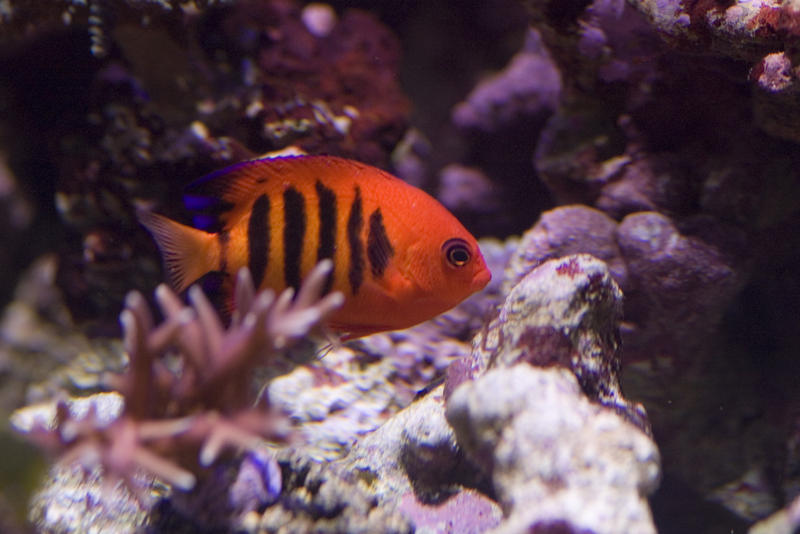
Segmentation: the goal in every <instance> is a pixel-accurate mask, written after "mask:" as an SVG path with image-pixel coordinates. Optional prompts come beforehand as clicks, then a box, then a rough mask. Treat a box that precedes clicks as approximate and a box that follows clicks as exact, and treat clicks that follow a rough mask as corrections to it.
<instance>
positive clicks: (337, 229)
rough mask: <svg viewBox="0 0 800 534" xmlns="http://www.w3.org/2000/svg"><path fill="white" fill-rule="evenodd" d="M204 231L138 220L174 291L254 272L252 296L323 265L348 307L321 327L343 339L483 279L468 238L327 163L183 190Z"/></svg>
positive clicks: (414, 193)
mask: <svg viewBox="0 0 800 534" xmlns="http://www.w3.org/2000/svg"><path fill="white" fill-rule="evenodd" d="M185 201H186V205H187V207H188V208H189V209H192V210H195V211H197V212H199V213H200V214H205V215H206V216H209V215H210V216H212V217H213V218H214V219H215V222H216V224H217V226H218V228H219V231H217V232H208V231H205V230H202V229H198V228H192V227H189V226H185V225H183V224H180V223H177V222H175V221H173V220H171V219H168V218H166V217H164V216H162V215H157V214H154V213H149V212H140V213H139V220H140V221H141V223H142V224H143V225H144V226H145V227H147V229H148V230H149V231H150V232H151V233H152V234H153V236H154V238H155V240H156V243H157V244H158V247H159V249H160V250H161V253H162V256H163V258H164V264H165V267H166V271H167V275H168V277H169V279H170V282H171V283H172V285H173V286H174V287H175V289H177V290H178V291H183V290H184V289H186V288H187V287H188V286H189V285H190V284H191V283H192V282H194V281H196V280H198V279H199V278H201V277H202V276H204V275H206V274H207V273H209V272H221V273H224V274H226V275H235V273H236V272H237V271H238V270H239V269H240V268H241V267H245V266H247V267H249V269H250V271H251V274H252V277H253V280H254V282H255V285H256V287H258V288H260V289H263V288H267V287H270V288H273V289H275V290H281V289H283V288H286V287H295V288H297V287H298V286H299V285H300V281H301V280H302V279H303V277H304V276H305V275H306V274H307V273H308V272H309V271H310V270H311V268H312V267H313V266H314V265H315V264H316V263H317V262H318V261H320V260H322V259H323V258H331V259H332V260H333V266H334V268H333V272H332V273H331V274H330V277H329V279H328V283H327V287H326V290H327V291H330V290H337V291H341V292H342V293H343V294H344V295H345V303H344V305H343V306H342V308H340V309H339V310H338V311H337V312H335V313H334V314H333V315H332V316H331V318H330V320H329V323H328V326H330V327H331V328H332V329H334V330H335V331H337V332H338V333H340V334H343V335H346V336H348V337H358V336H363V335H367V334H370V333H373V332H380V331H384V330H396V329H400V328H406V327H409V326H412V325H415V324H417V323H419V322H422V321H425V320H427V319H430V318H431V317H434V316H435V315H437V314H439V313H441V312H443V311H445V310H448V309H449V308H452V307H453V306H455V305H456V304H458V303H459V302H461V301H462V300H463V299H465V298H466V297H468V296H469V295H471V294H472V293H475V292H476V291H479V290H480V289H482V288H483V287H484V286H485V285H486V284H487V283H488V282H489V280H490V278H491V274H490V272H489V270H488V268H487V267H486V263H485V262H484V259H483V256H482V255H481V252H480V249H479V248H478V243H477V241H476V240H475V238H474V237H473V236H472V235H471V234H470V233H469V232H468V231H467V230H466V229H465V228H464V227H463V226H462V225H461V223H459V222H458V220H457V219H456V218H455V217H454V216H453V215H452V214H451V213H450V212H448V211H447V209H445V208H444V207H443V206H442V205H441V204H440V203H439V202H438V201H436V200H435V199H434V198H432V197H431V196H429V195H428V194H427V193H425V192H423V191H421V190H419V189H417V188H415V187H413V186H411V185H409V184H407V183H405V182H403V181H402V180H400V179H399V178H396V177H394V176H392V175H390V174H388V173H386V172H384V171H382V170H380V169H377V168H375V167H371V166H369V165H365V164H363V163H359V162H356V161H352V160H347V159H342V158H337V157H332V156H293V157H280V158H264V159H255V160H251V161H245V162H242V163H238V164H236V165H233V166H231V167H228V168H225V169H222V170H219V171H217V172H214V173H212V174H210V175H208V176H206V177H205V178H201V179H200V180H198V181H196V182H195V183H193V184H191V185H190V186H189V187H188V188H187V195H186V197H185Z"/></svg>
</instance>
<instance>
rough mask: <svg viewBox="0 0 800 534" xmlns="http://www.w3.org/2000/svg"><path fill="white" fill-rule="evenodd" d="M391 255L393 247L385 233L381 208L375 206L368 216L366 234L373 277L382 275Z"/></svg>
mask: <svg viewBox="0 0 800 534" xmlns="http://www.w3.org/2000/svg"><path fill="white" fill-rule="evenodd" d="M392 256H394V248H393V247H392V244H391V243H390V242H389V237H388V236H387V235H386V227H385V226H384V225H383V214H382V213H381V209H380V208H377V209H376V210H375V211H373V212H372V214H371V215H370V216H369V234H368V235H367V259H369V266H370V270H371V271H372V276H373V277H374V278H380V277H381V276H383V272H384V271H385V270H386V266H387V265H389V258H391V257H392Z"/></svg>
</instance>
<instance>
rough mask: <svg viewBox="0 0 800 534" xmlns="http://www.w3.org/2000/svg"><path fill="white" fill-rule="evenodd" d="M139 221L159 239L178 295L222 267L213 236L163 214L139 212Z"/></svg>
mask: <svg viewBox="0 0 800 534" xmlns="http://www.w3.org/2000/svg"><path fill="white" fill-rule="evenodd" d="M136 218H137V219H139V222H140V223H142V225H144V227H145V228H147V229H148V230H149V231H150V233H151V234H153V238H154V239H155V240H156V244H157V245H158V249H159V250H160V251H161V257H162V258H163V260H164V268H165V270H166V271H167V278H168V279H169V283H170V285H171V286H172V287H173V288H174V289H175V290H176V291H178V292H181V291H183V290H185V289H186V288H187V287H189V285H190V284H191V283H192V282H194V281H195V280H197V279H198V278H200V277H202V276H203V275H204V274H206V273H208V272H209V271H213V270H216V269H217V268H218V266H219V257H220V246H219V241H218V240H217V239H216V237H217V235H216V234H210V233H208V232H204V231H203V230H198V229H197V228H192V227H190V226H186V225H183V224H180V223H178V222H175V221H173V220H172V219H168V218H167V217H164V216H163V215H158V214H157V213H152V212H149V211H144V210H138V211H137V212H136Z"/></svg>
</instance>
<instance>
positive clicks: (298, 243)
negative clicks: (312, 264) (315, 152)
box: [283, 187, 306, 290]
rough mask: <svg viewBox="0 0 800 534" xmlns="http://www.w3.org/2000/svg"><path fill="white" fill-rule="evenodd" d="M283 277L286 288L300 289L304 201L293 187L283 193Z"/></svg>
mask: <svg viewBox="0 0 800 534" xmlns="http://www.w3.org/2000/svg"><path fill="white" fill-rule="evenodd" d="M283 220H284V226H283V277H284V280H286V286H287V287H293V288H295V290H296V289H298V288H299V287H300V260H301V256H302V254H303V242H304V241H305V238H306V201H305V198H303V195H302V194H301V193H300V191H298V190H297V189H295V188H294V187H290V188H288V189H287V190H286V191H284V192H283Z"/></svg>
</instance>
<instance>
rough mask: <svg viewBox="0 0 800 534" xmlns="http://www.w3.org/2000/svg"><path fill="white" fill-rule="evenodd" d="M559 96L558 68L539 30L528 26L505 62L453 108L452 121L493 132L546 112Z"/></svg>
mask: <svg viewBox="0 0 800 534" xmlns="http://www.w3.org/2000/svg"><path fill="white" fill-rule="evenodd" d="M560 96H561V77H560V75H559V72H558V69H556V67H555V65H554V64H553V61H552V59H551V58H550V56H549V54H548V52H547V49H546V48H545V47H544V46H542V41H541V37H540V36H539V33H538V32H537V31H536V30H535V29H530V30H529V31H528V35H527V37H526V41H525V44H524V46H523V48H522V50H520V51H519V52H518V53H517V54H516V55H515V56H514V58H513V59H512V60H511V62H510V63H509V64H508V66H507V67H506V68H505V69H504V70H503V71H502V72H500V73H498V74H495V75H493V76H492V77H490V78H488V79H486V80H483V81H481V82H480V83H479V84H478V85H477V87H475V89H473V90H472V92H471V93H470V94H469V95H468V96H467V99H466V100H465V101H464V102H461V103H459V104H458V105H457V106H456V107H455V108H454V109H453V122H454V123H455V124H456V125H457V126H459V127H461V128H475V129H480V130H484V131H487V132H492V131H495V130H497V129H499V128H501V127H503V126H508V125H509V124H513V123H514V122H517V121H519V120H520V119H523V118H525V117H529V116H535V115H539V114H542V113H543V112H544V113H545V114H549V113H550V112H552V110H553V109H555V108H556V106H558V100H559V97H560Z"/></svg>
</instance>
